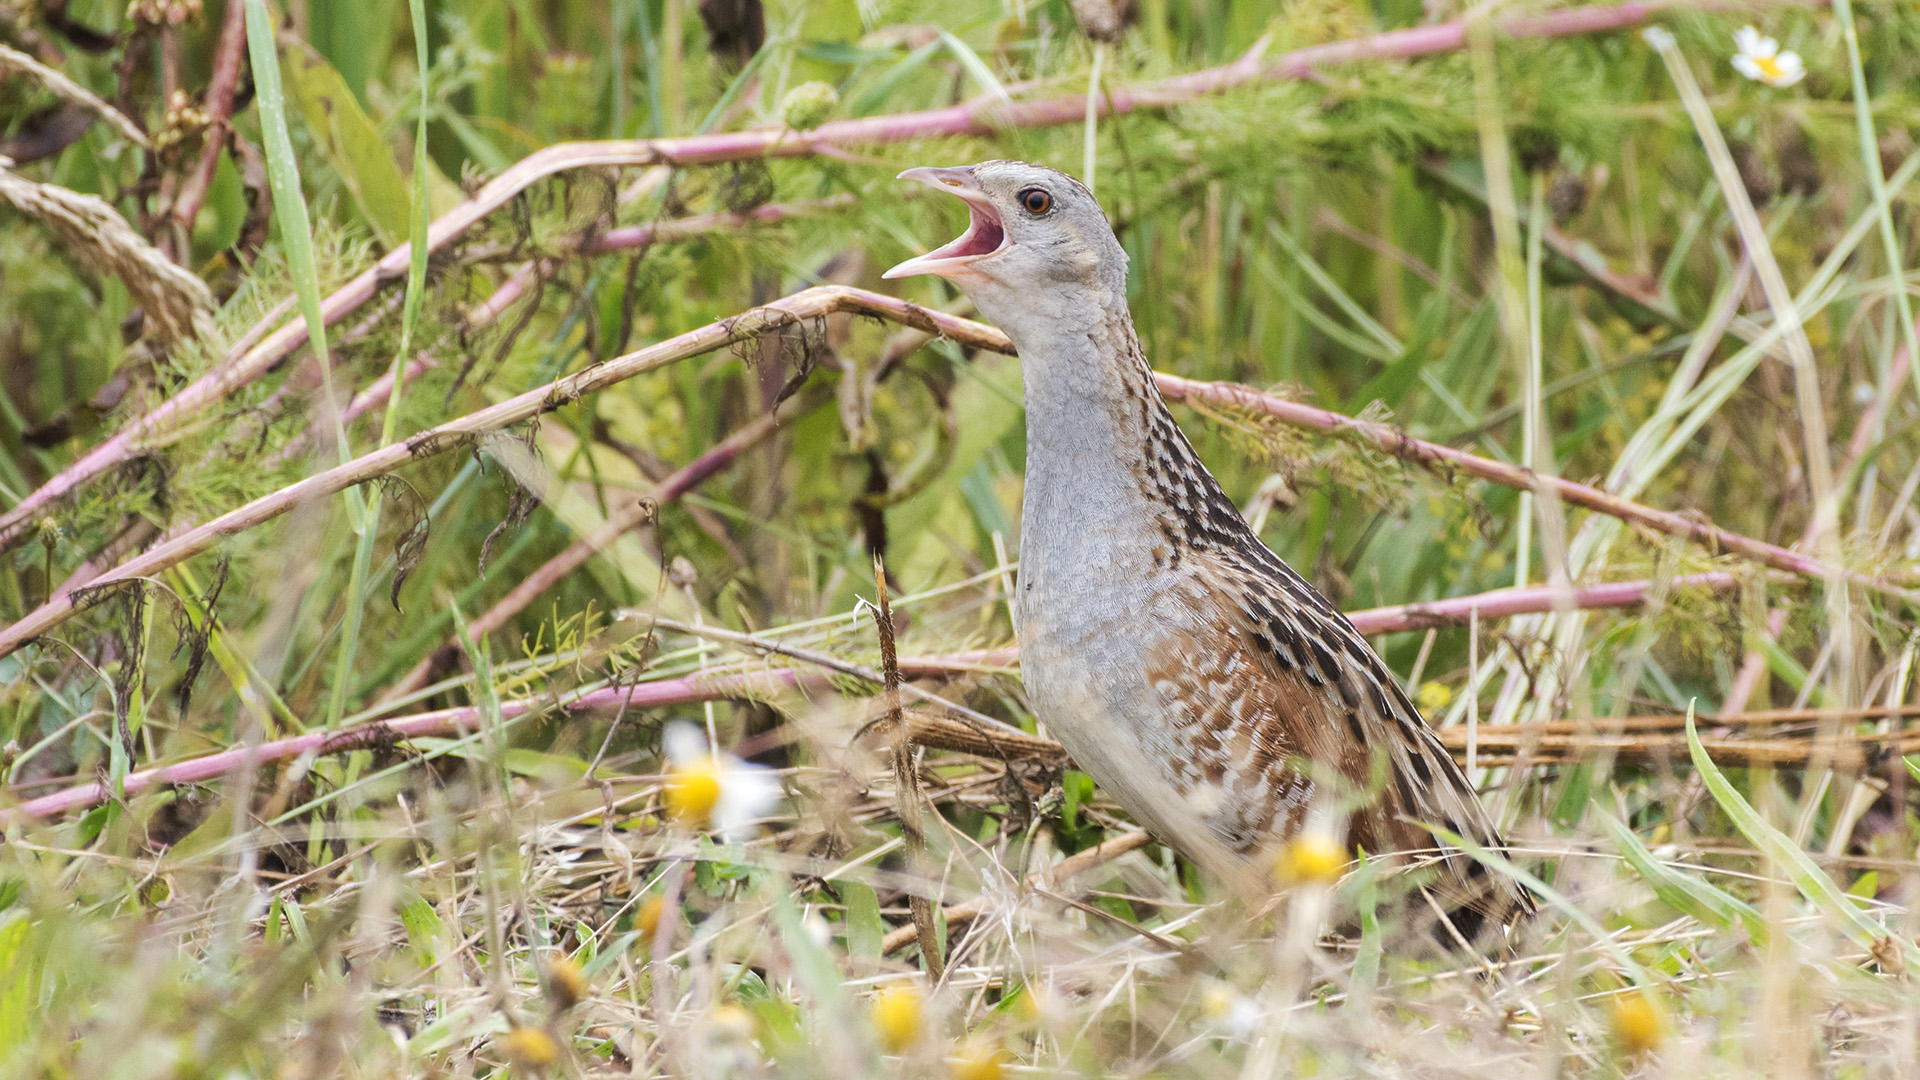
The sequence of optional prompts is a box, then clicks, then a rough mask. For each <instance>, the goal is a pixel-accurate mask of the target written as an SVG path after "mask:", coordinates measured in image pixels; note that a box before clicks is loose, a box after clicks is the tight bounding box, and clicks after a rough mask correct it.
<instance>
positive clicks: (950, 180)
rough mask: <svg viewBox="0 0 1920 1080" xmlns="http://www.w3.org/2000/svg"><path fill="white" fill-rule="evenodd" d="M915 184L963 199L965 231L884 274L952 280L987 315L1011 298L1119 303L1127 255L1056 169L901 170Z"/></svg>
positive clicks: (1007, 165) (1084, 195)
mask: <svg viewBox="0 0 1920 1080" xmlns="http://www.w3.org/2000/svg"><path fill="white" fill-rule="evenodd" d="M900 178H901V179H903V180H918V181H920V182H921V183H923V184H927V185H929V186H931V187H935V188H939V189H940V190H942V191H945V192H946V193H948V194H949V195H954V196H957V197H958V198H959V199H960V200H961V201H962V202H964V203H966V205H967V214H968V218H969V220H968V222H967V231H966V232H964V233H961V234H960V237H959V238H958V239H956V240H954V241H953V242H952V243H950V244H947V245H945V246H944V247H940V248H936V249H934V250H933V251H929V252H927V253H926V254H925V255H921V256H919V257H917V258H912V259H908V260H907V261H906V262H903V263H901V264H900V265H899V266H896V267H894V268H893V269H891V270H889V271H887V272H886V274H885V275H884V276H885V277H889V278H902V277H910V276H912V275H914V274H935V275H938V276H940V277H943V278H946V279H947V280H949V281H951V282H953V283H954V284H955V285H957V286H959V287H960V289H961V290H962V291H963V292H965V293H966V294H967V295H968V296H970V297H972V298H973V300H974V302H975V303H977V304H979V305H980V306H981V308H982V310H983V311H985V312H986V313H987V314H988V316H989V317H990V318H996V321H998V317H997V316H996V315H995V314H994V309H996V308H998V309H1003V310H1004V308H1005V307H1006V302H1007V301H1010V300H1016V299H1017V300H1018V301H1019V302H1020V303H1021V304H1022V305H1023V307H1024V308H1028V309H1031V308H1035V307H1038V308H1046V307H1052V306H1054V305H1053V304H1051V303H1049V302H1048V301H1049V300H1056V301H1060V302H1065V303H1079V304H1085V303H1086V302H1087V301H1088V300H1093V301H1094V302H1096V303H1099V302H1111V301H1120V302H1124V297H1125V288H1126V278H1127V253H1126V251H1125V250H1124V249H1122V248H1121V246H1120V242H1119V241H1118V240H1117V239H1115V238H1114V235H1113V227H1112V226H1111V225H1109V224H1108V223H1107V216H1106V214H1104V213H1103V212H1101V210H1100V203H1099V202H1098V201H1097V200H1096V199H1094V197H1093V192H1091V191H1088V190H1087V188H1086V185H1084V184H1082V183H1080V181H1078V180H1075V179H1074V178H1073V177H1071V176H1068V175H1067V174H1066V173H1063V172H1060V171H1059V170H1057V169H1049V168H1047V167H1046V166H1044V165H1032V164H1028V163H1027V162H1024V161H983V162H981V163H980V164H978V165H967V166H962V167H958V168H950V169H937V168H919V169H908V170H907V171H906V172H903V173H901V174H900Z"/></svg>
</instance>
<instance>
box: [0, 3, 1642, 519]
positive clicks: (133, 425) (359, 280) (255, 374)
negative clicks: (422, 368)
mask: <svg viewBox="0 0 1920 1080" xmlns="http://www.w3.org/2000/svg"><path fill="white" fill-rule="evenodd" d="M1671 6H1673V0H1659V2H1653V3H1628V4H1618V5H1607V6H1590V7H1578V8H1569V9H1567V10H1565V11H1556V12H1551V13H1548V14H1545V15H1539V16H1526V17H1519V18H1513V19H1507V20H1504V21H1502V22H1500V23H1499V27H1500V29H1501V30H1502V31H1503V32H1504V33H1505V34H1506V35H1507V36H1509V37H1514V38H1545V37H1562V36H1567V35H1572V34H1589V33H1596V32H1600V31H1606V30H1617V29H1621V28H1623V27H1628V26H1633V25H1636V24H1638V23H1641V22H1645V21H1646V20H1647V19H1649V18H1651V17H1653V16H1654V15H1656V14H1658V13H1659V12H1661V11H1663V10H1665V9H1666V8H1668V7H1671ZM1465 39H1466V24H1465V22H1463V21H1457V22H1451V23H1443V24H1440V25H1438V26H1422V27H1417V28H1414V29H1409V30H1393V31H1389V32H1387V33H1384V34H1375V35H1372V36H1370V37H1365V38H1358V39H1354V40H1351V41H1336V42H1330V43H1328V44H1325V45H1315V46H1311V47H1308V48H1304V49H1296V50H1294V51H1292V52H1288V53H1283V54H1281V55H1279V56H1276V57H1273V58H1271V59H1262V58H1261V57H1260V56H1258V55H1256V54H1249V55H1247V56H1245V57H1242V58H1241V59H1240V60H1237V61H1235V62H1234V63H1232V64H1228V65H1226V66H1224V67H1217V68H1210V69H1207V70H1205V71H1197V72H1192V73H1190V74H1187V75H1181V76H1176V77H1174V78H1171V79H1166V80H1163V81H1161V82H1158V83H1151V84H1148V85H1146V86H1140V87H1135V88H1132V89H1116V90H1114V91H1113V92H1112V93H1111V94H1109V95H1107V96H1106V97H1104V98H1102V99H1101V100H1100V101H1099V102H1097V107H1098V108H1099V110H1100V112H1101V114H1102V115H1118V114H1123V113H1130V112H1134V111H1137V110H1141V109H1164V108H1167V107H1170V106H1173V105H1178V104H1181V103H1183V102H1187V101H1192V100H1194V99H1196V98H1199V97H1204V96H1207V95H1210V94H1219V93H1222V92H1225V91H1227V90H1232V89H1235V88H1238V87H1242V86H1248V85H1253V84H1257V83H1262V82H1273V81H1285V80H1293V79H1300V78H1304V77H1307V76H1308V75H1311V74H1313V73H1314V72H1315V71H1316V70H1318V69H1320V68H1323V67H1327V66H1330V65H1336V64H1343V63H1351V62H1355V61H1363V60H1364V61H1380V60H1406V59H1411V58H1413V57H1418V56H1427V55H1431V54H1434V53H1442V52H1449V51H1453V50H1457V49H1459V48H1461V47H1462V45H1463V44H1464V42H1465ZM1086 111H1087V103H1086V98H1085V97H1084V96H1082V95H1067V96H1062V97H1055V98H1048V99H1045V100H1040V101H1030V102H1021V103H1015V104H1011V105H1008V104H1004V103H1001V102H998V101H996V100H993V99H984V100H975V101H971V102H967V103H964V104H960V105H953V106H949V107H947V108H942V109H926V110H923V111H920V112H912V113H897V114H892V115H887V116H872V117H863V118H860V119H855V120H838V121H834V122H833V123H829V124H823V125H821V126H820V127H818V128H815V129H814V130H812V131H804V132H799V131H789V130H785V129H772V128H768V129H761V130H756V131H734V132H720V133H715V134H709V135H695V136H689V137H685V138H675V139H619V140H608V141H603V142H580V143H561V144H558V145H555V146H549V147H546V148H544V149H541V150H538V151H535V152H534V153H532V154H530V155H528V156H527V157H525V158H523V159H521V160H520V161H519V162H518V163H516V164H515V165H513V166H512V167H511V168H509V169H507V170H506V171H505V172H503V173H501V174H500V175H499V176H497V177H495V178H494V179H493V180H491V181H490V182H488V183H487V184H486V186H484V187H482V188H481V189H480V191H479V192H478V193H477V194H476V195H474V197H473V198H471V199H469V200H468V201H466V202H464V203H461V204H460V205H459V206H457V207H455V208H454V209H452V210H450V211H448V212H447V213H446V214H445V215H444V216H442V217H441V218H440V219H439V220H438V221H435V222H434V223H433V225H432V226H431V228H430V229H429V230H428V236H427V245H428V248H429V249H430V250H433V251H438V250H440V249H441V248H443V247H445V246H446V245H447V244H449V243H451V242H452V241H453V240H454V239H456V238H458V237H460V236H461V235H463V234H465V233H466V231H467V230H468V229H470V228H472V227H473V226H474V225H475V224H476V223H478V222H479V221H481V220H482V219H484V218H486V217H487V216H488V215H490V214H492V213H493V212H494V211H495V210H498V209H499V208H500V207H502V206H504V205H506V204H507V203H508V202H510V201H511V200H512V199H514V198H515V197H516V196H518V195H519V194H520V192H522V191H524V190H526V189H527V188H528V187H529V186H530V185H532V184H534V183H536V182H537V181H540V180H543V179H546V178H547V177H550V176H555V175H557V174H560V173H563V172H568V171H571V170H574V169H586V168H633V167H642V166H651V165H672V166H688V165H710V164H715V163H719V162H726V161H741V160H746V159H752V158H764V157H803V156H807V155H810V154H815V153H818V152H820V151H821V150H822V149H823V148H831V147H843V146H858V145H875V144H884V143H897V142H905V141H909V140H914V139H937V138H943V137H949V138H950V137H954V136H973V137H987V136H991V135H994V134H996V133H998V132H999V131H1000V130H1001V129H1003V128H1010V127H1046V126H1054V125H1059V124H1069V123H1081V122H1083V121H1084V120H1085V119H1086ZM409 259H410V254H409V251H408V245H405V244H402V245H400V246H399V247H396V248H394V249H393V250H392V251H390V252H388V253H387V255H386V256H385V257H384V258H382V259H381V260H380V261H379V262H377V263H375V264H374V265H373V267H371V268H370V269H368V270H366V271H365V272H363V273H361V274H360V275H359V276H358V277H355V278H354V279H353V280H351V281H349V282H347V284H345V285H344V286H342V287H341V288H340V289H339V290H338V291H336V292H335V293H333V295H331V296H329V297H327V298H326V300H325V301H323V302H322V304H321V305H320V310H321V317H322V318H323V320H324V321H325V322H326V323H327V324H329V325H331V324H332V323H334V322H337V321H338V320H340V319H341V318H343V317H344V316H346V315H347V314H348V313H349V312H351V311H353V310H354V309H356V308H358V307H359V306H360V305H361V304H364V303H366V302H367V301H368V300H369V299H371V298H372V297H373V295H374V294H375V292H377V291H378V290H379V289H380V287H381V285H382V284H383V283H385V282H389V281H398V280H401V279H403V278H404V277H405V276H406V273H407V265H408V261H409ZM306 337H307V331H306V326H305V323H304V321H303V320H298V319H296V320H293V321H291V322H288V323H286V324H285V325H283V326H281V327H280V328H279V329H278V330H275V331H274V332H273V333H271V334H269V335H268V336H267V337H266V338H265V339H264V340H263V341H261V342H260V344H259V345H257V346H255V347H254V348H252V349H249V350H245V351H241V350H235V351H234V352H233V353H230V354H229V355H228V356H227V358H226V359H225V360H224V361H222V362H221V363H220V364H219V365H218V366H216V367H215V368H214V369H213V370H212V371H210V372H208V373H207V374H205V375H203V376H201V377H200V378H199V379H196V380H195V381H194V382H192V383H190V384H188V385H187V386H185V387H183V388H182V389H181V390H180V391H179V392H178V393H176V394H175V395H174V396H173V397H172V398H169V399H168V400H167V401H165V402H162V403H161V404H160V405H159V406H157V407H156V408H154V409H153V411H151V412H149V413H146V414H144V415H142V416H140V417H139V418H137V419H135V420H133V421H131V422H129V423H128V424H127V425H126V426H125V427H123V428H122V429H121V430H120V431H118V432H116V433H115V434H114V435H113V436H112V437H111V438H109V439H107V440H106V441H105V442H103V443H101V444H100V445H98V446H96V447H94V448H93V449H92V450H90V451H88V452H87V453H86V454H85V455H83V456H82V457H81V458H80V459H79V460H78V461H75V462H74V463H73V464H71V465H69V466H67V467H66V468H65V469H62V470H61V471H60V473H59V474H58V475H56V476H54V477H53V478H52V479H50V480H48V481H47V482H46V483H45V484H42V485H41V486H40V487H39V488H38V489H36V490H35V491H34V492H33V493H32V494H30V495H28V496H27V497H26V498H25V499H23V500H22V501H21V502H20V504H19V505H17V506H15V507H14V508H13V509H12V510H9V511H8V512H7V513H5V514H4V515H0V551H5V550H10V549H12V548H13V547H14V546H16V545H17V544H19V543H20V542H21V539H22V538H23V537H24V536H25V535H26V534H27V532H28V530H29V528H30V527H31V523H32V521H33V519H34V518H35V517H36V516H37V515H39V514H41V513H43V512H44V508H45V507H47V506H48V505H49V504H50V503H52V502H53V501H54V500H56V499H59V498H62V497H63V496H65V495H67V494H68V493H69V492H72V491H74V490H76V489H77V488H78V487H79V486H80V485H81V484H83V483H85V482H87V481H88V480H90V479H92V478H93V477H95V476H98V475H100V474H101V473H102V472H105V471H107V470H109V469H112V468H114V467H115V466H117V465H119V464H120V463H121V462H124V461H126V460H127V459H128V458H130V457H132V456H133V455H134V454H136V453H138V452H139V451H140V450H141V449H142V448H144V447H147V446H151V445H154V444H156V443H158V442H163V441H165V439H166V436H167V433H168V432H169V431H170V430H172V429H173V428H174V427H175V426H177V425H178V424H180V423H181V422H182V421H183V420H184V419H186V418H187V417H190V416H192V415H193V414H195V413H197V412H198V411H200V410H202V409H204V408H207V407H209V406H210V405H212V404H214V403H216V402H218V401H220V400H221V399H223V398H225V397H226V396H228V395H229V394H231V393H233V391H235V390H236V389H238V388H240V387H242V386H246V385H248V384H249V383H251V382H253V381H254V380H255V379H258V378H259V377H260V376H261V375H263V374H264V373H266V372H267V371H269V370H271V369H272V368H273V367H274V366H275V365H276V364H278V363H279V362H280V361H281V360H282V359H284V358H285V357H286V356H287V355H288V354H290V353H291V352H292V351H293V350H295V349H298V348H300V347H301V346H302V345H304V344H305V343H306Z"/></svg>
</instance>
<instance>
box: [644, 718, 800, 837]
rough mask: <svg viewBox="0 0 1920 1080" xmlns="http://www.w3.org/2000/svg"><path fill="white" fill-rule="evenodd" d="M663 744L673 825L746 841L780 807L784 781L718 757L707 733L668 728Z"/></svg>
mask: <svg viewBox="0 0 1920 1080" xmlns="http://www.w3.org/2000/svg"><path fill="white" fill-rule="evenodd" d="M660 742H661V746H662V747H663V748H664V749H665V750H666V754H667V768H668V778H667V813H668V815H669V816H671V817H672V818H673V820H674V821H676V822H678V823H680V824H682V825H685V826H687V827H688V828H690V829H699V830H706V829H711V830H712V831H714V832H716V833H719V834H720V835H721V837H723V838H725V839H727V840H744V839H746V838H747V837H750V836H752V835H753V831H754V822H756V821H758V820H759V819H761V818H763V817H765V816H766V815H767V813H768V812H769V811H771V810H772V809H773V808H774V806H775V805H777V804H778V803H779V802H780V796H781V794H782V792H781V789H780V778H779V777H778V776H777V775H775V774H774V771H773V770H772V769H769V768H767V767H766V766H765V765H754V764H751V763H749V762H745V761H741V760H740V759H739V758H737V757H734V756H733V755H732V754H716V753H715V752H714V751H713V748H712V747H710V746H708V745H707V736H706V733H705V732H703V731H701V730H700V729H699V728H697V727H695V726H693V725H692V724H688V723H674V724H669V725H667V730H666V733H665V734H664V735H663V736H662V737H661V740H660Z"/></svg>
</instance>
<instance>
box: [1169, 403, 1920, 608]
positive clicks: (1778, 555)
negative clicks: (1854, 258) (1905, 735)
mask: <svg viewBox="0 0 1920 1080" xmlns="http://www.w3.org/2000/svg"><path fill="white" fill-rule="evenodd" d="M1154 379H1155V381H1157V382H1158V383H1159V384H1160V392H1161V393H1162V394H1164V395H1166V397H1167V398H1168V399H1169V400H1171V401H1188V400H1193V401H1204V402H1206V403H1208V404H1210V405H1215V406H1227V407H1230V408H1237V409H1242V410H1245V411H1248V412H1256V413H1265V414H1266V415H1268V416H1271V417H1273V418H1275V419H1277V420H1282V421H1285V422H1286V423H1289V424H1293V425H1296V426H1298V427H1307V428H1315V429H1318V430H1320V431H1331V432H1336V433H1339V434H1344V435H1349V436H1351V437H1353V438H1356V439H1358V440H1360V441H1361V442H1364V443H1368V444H1370V445H1372V446H1373V447H1374V448H1375V449H1377V450H1380V451H1382V452H1383V453H1388V454H1392V455H1393V456H1394V457H1397V458H1400V459H1401V460H1403V461H1410V462H1413V463H1415V464H1419V465H1425V466H1427V467H1429V468H1435V469H1440V470H1450V469H1458V470H1459V471H1460V472H1463V473H1466V474H1467V475H1468V476H1473V477H1477V478H1479V479H1481V480H1488V481H1492V482H1493V483H1496V484H1501V485H1503V486H1506V487H1511V488H1517V489H1519V490H1522V491H1536V492H1538V491H1543V490H1545V491H1552V492H1553V493H1555V494H1556V495H1558V496H1559V497H1560V499H1561V500H1562V501H1564V502H1568V503H1571V504H1573V505H1575V506H1580V507H1585V508H1586V509H1588V510H1593V511H1595V512H1598V513H1602V514H1606V515H1608V516H1610V517H1616V518H1619V519H1620V520H1622V521H1625V522H1628V523H1630V524H1633V525H1639V526H1641V527H1643V528H1647V529H1652V530H1654V531H1655V532H1661V533H1665V534H1667V535H1668V536H1677V537H1679V538H1681V539H1683V540H1690V541H1692V542H1694V543H1696V544H1699V545H1701V546H1703V547H1705V548H1707V549H1708V550H1710V551H1725V552H1729V553H1732V554H1735V555H1738V556H1740V557H1741V558H1744V559H1751V560H1753V561H1754V562H1758V563H1761V564H1763V565H1766V566H1771V567H1773V568H1774V569H1776V570H1785V571H1788V572H1790V573H1794V574H1801V575H1805V576H1807V577H1810V578H1815V579H1820V578H1828V577H1833V576H1838V577H1841V578H1844V579H1846V580H1848V581H1851V582H1853V583H1855V584H1857V585H1861V586H1863V587H1865V588H1869V589H1873V590H1875V591H1877V592H1882V593H1886V594H1887V595H1890V596H1897V597H1900V598H1901V599H1903V600H1907V601H1909V602H1912V603H1916V604H1920V594H1916V593H1914V592H1912V591H1911V590H1908V589H1904V588H1901V587H1899V586H1897V585H1894V584H1892V583H1890V582H1886V581H1882V580H1880V579H1878V578H1873V577H1869V576H1868V575H1866V574H1861V573H1858V572H1856V571H1852V570H1847V569H1844V568H1841V567H1833V566H1828V565H1827V564H1825V563H1823V562H1821V561H1820V560H1818V559H1815V558H1813V557H1812V556H1809V555H1803V554H1801V553H1800V552H1797V551H1792V550H1789V549H1787V548H1783V547H1781V546H1779V545H1778V544H1769V543H1767V542H1766V541H1764V540H1755V539H1753V538H1752V537H1749V536H1742V535H1741V534H1739V533H1736V532H1731V531H1729V530H1727V529H1723V528H1721V527H1720V526H1718V525H1714V524H1712V523H1710V522H1706V521H1701V520H1696V519H1693V518H1689V517H1685V516H1683V515H1680V514H1676V513H1673V512H1671V511H1667V510H1656V509H1654V508H1652V507H1650V506H1642V505H1641V504H1639V503H1636V502H1633V501H1631V500H1628V499H1623V498H1621V497H1619V496H1618V495H1614V494H1611V493H1609V492H1605V491H1601V490H1600V489H1599V488H1596V487H1591V486H1589V485H1587V484H1578V483H1574V482H1573V481H1571V480H1563V479H1560V478H1559V477H1555V476H1542V475H1539V474H1536V473H1533V472H1531V471H1529V470H1527V469H1523V468H1521V467H1520V466H1518V465H1508V464H1506V463H1504V462H1499V461H1492V460H1489V459H1487V458H1483V457H1479V456H1477V455H1474V454H1469V453H1467V452H1466V451H1464V450H1455V449H1454V448H1453V447H1450V446H1441V445H1440V444H1438V443H1430V442H1427V441H1425V440H1423V439H1416V438H1413V437H1412V436H1410V435H1408V434H1406V433H1405V432H1403V431H1401V430H1399V429H1398V428H1395V427H1393V426H1391V425H1389V424H1381V423H1375V422H1374V421H1371V420H1358V419H1355V418H1353V417H1351V416H1345V415H1342V414H1340V413H1336V412H1329V411H1327V410H1326V409H1316V408H1314V407H1313V406H1311V405H1302V404H1300V403H1299V402H1297V401H1288V400H1286V399H1285V398H1278V397H1274V396H1272V395H1270V394H1262V393H1260V392H1259V391H1258V390H1252V389H1249V388H1247V387H1244V386H1236V385H1234V384H1232V383H1205V382H1195V381H1194V380H1192V379H1183V378H1181V377H1180V376H1178V375H1165V374H1158V373H1156V374H1155V375H1154Z"/></svg>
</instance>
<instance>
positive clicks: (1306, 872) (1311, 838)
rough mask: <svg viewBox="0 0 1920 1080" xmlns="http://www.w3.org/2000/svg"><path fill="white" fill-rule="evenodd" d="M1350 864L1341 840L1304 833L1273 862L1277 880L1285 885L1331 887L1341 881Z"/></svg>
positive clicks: (1317, 833) (1325, 835)
mask: <svg viewBox="0 0 1920 1080" xmlns="http://www.w3.org/2000/svg"><path fill="white" fill-rule="evenodd" d="M1346 865H1347V853H1346V852H1345V851H1343V850H1341V848H1340V844H1339V842H1338V841H1336V840H1334V838H1333V837H1331V836H1328V835H1327V834H1326V833H1323V832H1311V831H1310V832H1304V833H1301V834H1300V835H1299V836H1297V837H1295V838H1294V839H1293V841H1292V842H1291V843H1289V844H1288V845H1287V846H1286V847H1284V848H1282V849H1281V851H1280V858H1279V859H1277V860H1275V862H1274V868H1273V872H1274V877H1275V879H1276V880H1278V881H1279V883H1280V884H1282V885H1305V884H1317V885H1331V884H1333V883H1334V882H1336V881H1338V880H1340V871H1342V870H1344V869H1345V868H1346Z"/></svg>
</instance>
